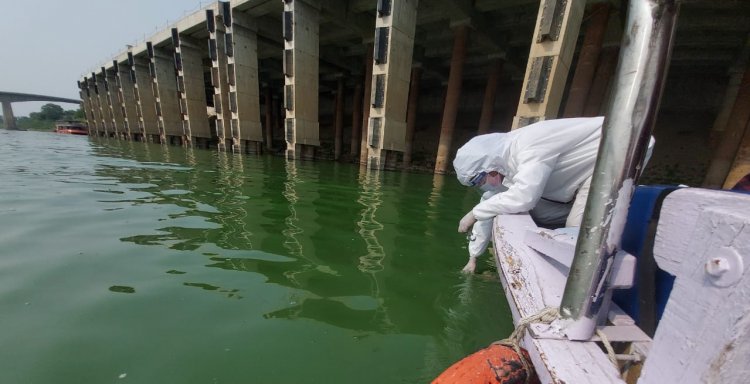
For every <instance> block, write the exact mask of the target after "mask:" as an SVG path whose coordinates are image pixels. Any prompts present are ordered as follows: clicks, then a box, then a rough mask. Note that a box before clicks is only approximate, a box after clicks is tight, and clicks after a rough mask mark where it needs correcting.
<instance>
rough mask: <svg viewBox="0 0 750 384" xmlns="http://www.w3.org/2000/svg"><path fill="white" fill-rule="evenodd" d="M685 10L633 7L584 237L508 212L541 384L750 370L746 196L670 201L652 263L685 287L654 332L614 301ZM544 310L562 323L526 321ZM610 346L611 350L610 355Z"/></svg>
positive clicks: (517, 308)
mask: <svg viewBox="0 0 750 384" xmlns="http://www.w3.org/2000/svg"><path fill="white" fill-rule="evenodd" d="M678 6H679V1H676V0H672V1H670V0H631V1H630V2H629V5H628V7H629V9H628V19H627V23H626V26H625V32H624V34H623V36H624V37H623V42H622V45H621V54H620V61H619V63H618V69H617V75H616V84H615V87H614V92H613V96H612V97H611V99H610V102H609V107H608V109H607V113H606V119H605V123H604V128H603V137H602V143H601V145H600V151H599V157H598V160H597V166H596V169H595V171H594V177H593V180H592V183H591V192H590V194H589V199H588V202H587V206H586V213H585V215H584V219H583V224H582V226H581V229H580V233H578V234H573V235H571V234H567V235H566V234H565V233H561V232H559V231H558V232H551V231H548V230H543V229H540V228H537V227H536V225H534V223H533V221H532V220H531V218H530V217H529V216H528V215H501V216H498V217H497V218H496V219H495V222H494V224H493V243H494V250H495V259H496V263H497V266H498V273H499V274H500V277H501V281H502V284H503V289H504V291H505V294H506V296H507V298H508V302H509V304H510V307H511V310H512V313H513V320H514V323H515V324H516V326H517V327H519V326H522V325H523V326H524V329H525V331H523V334H522V338H521V342H520V344H521V346H522V347H523V348H525V349H526V350H528V352H529V355H530V358H531V362H532V363H533V365H534V368H535V370H536V372H537V375H538V376H539V378H540V379H541V381H542V382H543V383H568V384H571V383H575V384H579V383H596V384H601V383H621V382H628V383H636V382H637V383H644V384H650V383H658V384H665V383H680V384H687V383H735V382H738V383H739V382H747V380H748V379H747V377H749V376H750V272H747V271H746V268H745V266H746V265H749V264H750V195H746V194H740V193H733V192H727V191H712V190H703V189H694V188H683V189H679V190H677V191H674V192H672V193H671V194H669V195H668V196H667V197H666V198H665V199H664V201H663V204H662V206H661V211H660V218H659V221H658V227H657V228H656V237H655V241H654V245H653V255H654V259H655V262H656V264H657V266H658V267H659V268H660V269H662V270H663V271H666V272H667V273H669V274H671V275H673V276H674V278H675V280H674V285H673V288H672V290H671V293H670V295H669V298H668V301H667V302H666V306H665V307H664V312H663V315H662V317H661V320H660V322H659V323H658V326H657V327H656V329H655V332H654V333H653V338H652V337H649V335H648V334H647V333H646V332H644V331H643V330H642V329H641V328H640V327H639V326H637V325H636V322H635V321H634V320H633V319H632V318H631V317H630V316H628V315H627V314H626V313H625V312H623V311H622V310H620V309H619V307H617V306H616V305H614V304H612V302H611V297H612V292H613V291H614V290H616V289H622V288H627V287H629V286H630V285H632V282H633V278H634V275H635V273H636V270H637V269H638V268H637V267H636V265H637V260H636V258H635V257H634V256H633V255H629V254H627V253H625V252H624V251H622V249H621V247H620V240H621V236H622V232H623V227H624V224H625V221H626V217H627V214H628V206H629V205H630V201H631V194H632V192H633V185H634V182H635V180H637V177H638V176H639V174H640V170H641V164H642V163H643V157H644V154H645V147H646V145H647V143H648V138H649V136H650V132H651V129H652V127H653V125H654V121H655V116H656V111H657V110H658V101H659V98H660V95H661V91H662V88H663V79H664V78H665V73H666V65H667V63H668V62H669V55H670V51H671V41H672V36H673V33H674V26H675V24H676V17H677V10H678ZM657 145H658V143H657ZM571 271H572V272H571ZM545 308H554V309H559V310H558V311H557V317H555V318H554V320H552V319H551V321H549V322H545V323H542V322H536V323H535V322H531V324H529V325H528V326H526V324H527V323H529V321H528V319H529V318H530V317H531V316H534V315H536V314H539V313H540V312H542V311H543V310H545ZM605 344H607V345H612V344H614V345H615V347H617V350H616V351H614V352H615V353H612V354H611V356H608V354H607V353H606V352H605V348H604V347H605Z"/></svg>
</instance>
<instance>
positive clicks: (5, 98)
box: [0, 91, 81, 129]
mask: <svg viewBox="0 0 750 384" xmlns="http://www.w3.org/2000/svg"><path fill="white" fill-rule="evenodd" d="M23 101H52V102H58V103H71V104H80V103H81V100H77V99H66V98H64V97H55V96H45V95H32V94H29V93H18V92H2V91H0V102H2V104H3V120H5V128H6V129H18V126H17V125H16V118H15V117H14V116H13V107H11V103H17V102H23Z"/></svg>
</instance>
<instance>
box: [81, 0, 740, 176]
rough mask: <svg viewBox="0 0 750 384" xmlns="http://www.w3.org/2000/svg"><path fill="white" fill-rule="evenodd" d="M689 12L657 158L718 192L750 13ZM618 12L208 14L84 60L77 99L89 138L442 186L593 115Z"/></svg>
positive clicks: (298, 5)
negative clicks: (494, 145)
mask: <svg viewBox="0 0 750 384" xmlns="http://www.w3.org/2000/svg"><path fill="white" fill-rule="evenodd" d="M682 3H683V5H682V8H681V10H680V18H679V21H678V25H677V34H676V38H675V42H674V49H673V52H672V56H671V63H670V69H669V78H668V79H667V81H666V88H665V94H664V97H663V98H662V103H661V113H662V114H664V116H665V118H664V119H662V118H661V117H660V118H659V122H660V124H659V125H658V126H657V132H655V135H656V137H657V139H658V140H660V142H661V143H665V144H663V145H661V146H657V152H656V154H657V155H660V153H663V154H664V156H666V158H668V159H670V160H669V161H673V166H672V168H680V169H688V168H689V169H694V170H700V169H706V168H707V167H708V163H709V162H712V163H715V164H721V166H719V167H718V168H717V170H716V171H711V173H712V174H714V175H716V177H712V179H714V181H712V182H711V183H708V184H715V183H721V182H724V179H725V178H726V176H727V173H728V169H729V168H730V166H731V168H732V169H739V168H737V164H747V166H749V167H750V156H746V155H742V154H743V153H750V133H747V134H746V133H745V127H746V126H747V122H748V116H750V92H747V91H746V90H748V89H750V86H749V85H748V84H750V69H749V68H748V65H747V62H748V59H747V57H748V56H749V55H748V52H750V2H740V1H725V2H717V1H713V0H690V1H687V0H685V1H683V2H682ZM204 4H205V3H204ZM623 12H624V9H622V2H621V1H617V0H575V1H567V2H565V1H558V0H474V1H468V0H429V1H428V0H422V1H417V0H284V1H279V0H231V1H217V2H211V3H208V4H207V5H206V6H205V7H203V8H202V9H199V10H196V11H194V12H193V13H190V14H187V15H186V16H184V17H183V18H182V19H180V20H178V21H176V22H174V23H173V24H171V25H170V26H168V27H167V28H165V29H163V30H159V31H156V32H155V33H153V34H152V35H151V36H147V37H146V38H145V39H144V40H143V41H140V42H137V43H134V44H133V45H130V46H127V47H123V49H122V50H121V51H120V53H118V54H116V55H115V56H114V57H111V58H109V59H108V60H106V61H105V62H103V63H91V65H90V66H89V68H92V67H93V68H94V69H92V70H88V71H86V73H85V75H83V76H82V77H81V78H80V79H79V81H78V88H79V90H80V94H81V99H82V100H83V109H84V111H85V113H86V118H87V120H88V123H89V127H90V132H91V134H92V135H99V136H109V137H119V138H123V139H133V140H147V141H153V142H161V143H167V144H175V145H186V146H191V147H201V148H215V149H218V150H231V151H234V152H258V151H265V150H274V149H275V150H285V151H286V154H287V156H288V157H289V158H326V159H336V160H349V161H355V162H357V161H358V162H360V163H363V164H367V165H369V166H370V167H373V168H405V169H408V168H411V167H413V166H414V165H413V164H412V159H414V160H415V163H417V164H416V165H417V166H419V167H420V168H426V167H430V168H433V169H434V172H435V173H445V172H447V171H449V170H450V163H451V160H452V156H453V154H454V153H455V151H456V149H457V148H458V146H460V145H461V144H462V143H464V142H465V141H466V140H468V138H469V137H471V136H473V135H476V134H481V133H488V132H492V131H505V130H508V129H510V128H511V127H513V128H516V127H521V126H524V125H526V124H529V123H533V122H535V121H538V120H544V119H554V118H560V117H579V116H596V115H599V114H601V113H603V112H602V111H603V110H604V105H605V101H606V100H607V95H608V92H609V89H610V87H611V79H612V75H613V73H614V72H615V68H616V66H617V61H618V52H619V50H620V41H621V38H622V29H623V28H622V22H623ZM122 22H123V23H125V22H127V21H122ZM82 69H83V68H82ZM689 115H692V116H689ZM706 119H708V120H709V121H706ZM680 120H685V121H680ZM659 130H661V131H659ZM685 132H693V134H694V135H695V137H694V138H693V139H690V135H687V134H686V133H685ZM725 133H726V134H725ZM743 134H744V136H745V137H747V139H746V140H745V143H746V144H745V143H743V144H741V145H740V142H741V140H740V139H739V138H740V137H743ZM709 136H710V137H712V138H715V139H716V140H717V141H721V143H718V144H719V145H718V147H719V148H720V150H718V151H714V150H713V147H712V146H710V145H709V142H708V140H706V139H705V138H707V137H709ZM696 137H700V139H698V138H696ZM691 140H692V141H691ZM666 143H669V145H667V144H666ZM712 144H716V143H712ZM679 148H690V150H684V151H682V152H681V151H680V149H679ZM739 148H744V149H743V150H739V151H738V149H739ZM662 151H663V152H662ZM670 151H671V152H670ZM714 153H716V155H715V156H714ZM712 156H714V157H715V158H714V161H710V158H711V157H712ZM703 159H705V160H703ZM665 167H666V164H665ZM712 169H713V168H712ZM742 169H744V168H742ZM670 172H671V173H674V172H672V171H669V170H667V169H665V171H664V172H663V173H670ZM696 172H702V171H696ZM704 176H705V175H690V177H691V178H692V179H690V180H697V179H700V180H702V179H703V178H704ZM730 179H731V178H730ZM683 180H684V179H683ZM681 182H684V181H681ZM727 182H728V181H727ZM698 183H700V181H698Z"/></svg>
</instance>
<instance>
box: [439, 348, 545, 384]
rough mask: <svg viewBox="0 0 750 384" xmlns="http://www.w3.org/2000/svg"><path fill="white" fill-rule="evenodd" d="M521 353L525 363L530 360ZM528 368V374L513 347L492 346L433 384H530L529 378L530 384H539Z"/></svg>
mask: <svg viewBox="0 0 750 384" xmlns="http://www.w3.org/2000/svg"><path fill="white" fill-rule="evenodd" d="M521 351H522V353H523V354H524V356H525V357H526V361H530V360H529V354H528V353H527V352H526V350H524V349H522V350H521ZM529 368H530V370H531V372H526V369H524V366H523V362H522V361H521V357H520V356H519V355H518V354H517V353H516V351H515V350H514V349H513V348H511V347H508V346H505V345H501V344H491V345H490V346H489V347H487V348H485V349H482V350H480V351H477V352H474V353H473V354H471V355H469V356H466V357H464V358H463V359H462V360H461V361H459V362H457V363H455V364H453V365H451V366H450V367H448V369H446V370H445V371H443V373H441V374H440V376H438V377H437V378H436V379H435V380H433V381H432V384H459V383H460V384H480V383H481V384H491V383H501V384H524V383H527V381H526V377H527V376H528V377H529V380H528V383H531V384H538V383H539V379H538V378H537V376H536V372H534V367H533V366H531V363H529Z"/></svg>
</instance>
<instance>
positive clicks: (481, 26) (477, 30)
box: [440, 0, 507, 53]
mask: <svg viewBox="0 0 750 384" xmlns="http://www.w3.org/2000/svg"><path fill="white" fill-rule="evenodd" d="M440 2H441V3H442V7H440V8H442V9H443V11H444V12H447V13H448V14H449V15H451V23H454V22H460V21H463V20H469V21H470V24H471V26H472V27H473V29H474V30H473V31H472V39H474V40H486V41H487V42H489V43H491V44H492V45H493V46H494V48H495V50H496V52H488V53H505V51H506V50H507V42H506V40H505V39H504V38H503V37H502V36H501V35H497V34H494V33H490V31H492V30H493V28H492V27H493V25H494V22H491V21H490V20H488V19H487V18H486V17H485V16H484V15H483V14H482V13H481V12H478V11H477V10H476V9H475V8H474V1H473V0H440Z"/></svg>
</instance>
